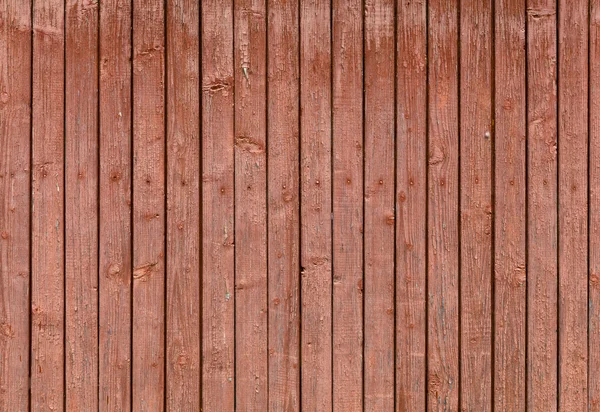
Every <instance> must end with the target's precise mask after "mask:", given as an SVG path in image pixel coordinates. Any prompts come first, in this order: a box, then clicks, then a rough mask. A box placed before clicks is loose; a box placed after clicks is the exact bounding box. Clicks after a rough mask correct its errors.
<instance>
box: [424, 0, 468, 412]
mask: <svg viewBox="0 0 600 412" xmlns="http://www.w3.org/2000/svg"><path fill="white" fill-rule="evenodd" d="M429 7H430V8H429V21H428V27H429V29H428V31H429V33H428V36H429V37H428V48H429V51H428V53H429V79H428V82H429V99H428V104H429V119H428V125H427V127H428V133H429V145H428V155H427V156H428V163H429V170H428V176H429V177H428V188H427V190H428V217H427V220H428V222H427V225H428V233H429V236H428V238H427V247H428V252H427V254H428V267H427V278H428V291H427V295H428V301H427V305H428V311H427V313H428V320H427V322H428V330H427V333H428V343H427V354H428V359H427V363H428V376H427V379H428V381H427V391H428V397H427V407H428V409H429V410H436V411H437V410H447V411H457V410H458V391H459V382H458V379H459V376H458V356H459V347H458V342H459V341H458V317H459V315H460V314H459V311H458V310H459V308H458V293H459V290H458V287H459V283H458V279H459V278H458V276H459V263H458V262H459V258H458V255H459V232H458V230H459V225H458V184H459V178H458V147H459V145H458V128H459V125H458V35H457V29H458V2H457V1H446V0H431V1H430V2H429Z"/></svg>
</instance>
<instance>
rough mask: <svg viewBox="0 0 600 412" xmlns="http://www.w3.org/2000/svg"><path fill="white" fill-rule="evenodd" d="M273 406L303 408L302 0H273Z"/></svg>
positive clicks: (270, 207)
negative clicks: (300, 29) (300, 36)
mask: <svg viewBox="0 0 600 412" xmlns="http://www.w3.org/2000/svg"><path fill="white" fill-rule="evenodd" d="M267 7H268V13H269V15H268V21H267V22H268V23H267V36H268V52H267V53H268V62H267V67H268V69H267V73H268V92H267V93H268V94H267V101H268V103H267V104H268V106H267V111H268V120H267V124H268V126H267V136H268V138H267V144H268V149H267V152H268V157H267V165H268V166H267V167H268V179H269V180H268V195H267V196H268V197H267V202H268V203H267V205H268V216H269V221H268V243H269V245H268V250H269V251H268V262H269V263H268V270H269V276H268V296H269V321H268V322H269V337H268V339H269V410H272V411H279V410H285V411H298V410H300V373H299V369H300V324H299V321H300V296H299V294H300V290H299V288H300V280H299V278H300V265H299V262H300V259H299V246H300V245H299V241H300V239H299V237H300V233H299V232H300V228H299V225H300V223H299V187H298V186H299V180H300V179H299V170H298V169H299V160H300V159H299V156H300V154H299V152H298V150H299V107H298V104H299V101H298V100H299V82H298V78H299V75H300V73H299V48H298V46H299V21H298V2H297V0H294V1H287V0H270V1H269V2H268V6H267Z"/></svg>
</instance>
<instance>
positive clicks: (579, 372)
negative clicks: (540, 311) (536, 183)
mask: <svg viewBox="0 0 600 412" xmlns="http://www.w3.org/2000/svg"><path fill="white" fill-rule="evenodd" d="M558 7H559V10H560V12H559V13H558V19H559V21H558V48H559V49H558V67H559V71H558V76H559V77H558V151H559V152H558V153H559V155H558V156H559V157H558V236H559V237H558V268H559V269H558V348H559V351H558V357H559V358H558V400H559V403H558V408H559V410H561V411H583V410H585V409H586V408H587V405H588V393H587V359H588V340H587V335H588V324H587V320H588V266H587V265H588V204H587V201H588V136H587V133H588V94H587V93H585V92H584V91H585V90H588V23H589V21H588V17H589V16H588V2H587V1H583V0H578V1H565V0H560V1H559V5H558Z"/></svg>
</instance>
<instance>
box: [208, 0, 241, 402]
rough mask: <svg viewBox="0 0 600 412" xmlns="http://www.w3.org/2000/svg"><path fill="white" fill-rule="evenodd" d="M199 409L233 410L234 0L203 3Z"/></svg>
mask: <svg viewBox="0 0 600 412" xmlns="http://www.w3.org/2000/svg"><path fill="white" fill-rule="evenodd" d="M201 24H202V26H201V28H202V34H201V35H202V161H203V166H202V168H203V169H202V182H203V185H202V228H203V229H202V230H203V232H202V237H203V247H202V250H203V270H202V273H203V283H202V293H203V296H202V302H203V309H202V313H203V315H202V316H203V318H202V333H203V337H202V359H203V366H202V402H203V403H202V408H203V410H205V411H213V410H221V411H224V412H226V411H233V410H234V404H235V385H234V373H235V372H234V368H235V360H234V344H235V341H234V339H235V324H234V308H235V306H234V304H235V302H234V298H235V291H234V288H235V284H234V280H235V279H234V269H235V266H234V265H235V262H234V259H235V256H234V251H235V248H234V236H235V233H234V195H235V193H234V149H233V147H234V107H233V104H234V71H233V70H234V65H233V47H234V40H233V38H234V33H233V1H219V0H209V1H205V2H203V3H202V21H201Z"/></svg>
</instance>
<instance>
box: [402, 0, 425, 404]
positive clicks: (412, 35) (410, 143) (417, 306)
mask: <svg viewBox="0 0 600 412" xmlns="http://www.w3.org/2000/svg"><path fill="white" fill-rule="evenodd" d="M426 8H427V4H426V3H425V2H422V3H419V2H402V3H399V4H398V9H397V25H398V26H397V36H398V40H397V48H396V56H397V57H396V74H397V85H396V88H397V101H396V136H397V137H396V138H397V142H396V156H397V159H396V182H397V183H396V217H397V220H396V410H400V411H423V410H425V409H426V402H427V396H426V389H425V384H426V378H425V369H426V365H425V362H426V361H427V359H426V357H425V356H426V352H427V348H426V345H427V343H426V336H427V335H426V334H427V315H426V313H427V312H426V306H425V305H426V301H427V296H426V293H427V290H426V282H427V256H426V254H427V249H426V247H427V207H426V205H427V153H426V151H427V10H426Z"/></svg>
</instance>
